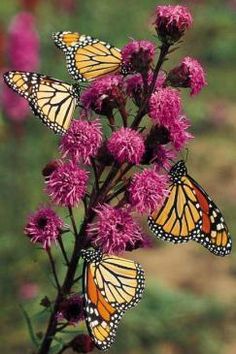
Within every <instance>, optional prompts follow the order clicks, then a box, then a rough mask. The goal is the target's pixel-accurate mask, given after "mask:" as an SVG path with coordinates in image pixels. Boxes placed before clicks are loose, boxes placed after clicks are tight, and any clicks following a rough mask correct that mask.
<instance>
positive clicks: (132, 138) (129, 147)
mask: <svg viewBox="0 0 236 354" xmlns="http://www.w3.org/2000/svg"><path fill="white" fill-rule="evenodd" d="M107 147H108V150H109V151H110V153H111V154H112V155H113V156H114V158H115V159H116V160H117V161H119V163H121V164H122V163H124V162H129V163H130V164H138V163H139V162H140V161H141V159H142V156H143V154H144V151H145V146H144V140H143V137H142V135H141V134H139V133H138V132H136V131H135V130H133V129H130V128H121V129H119V130H118V131H116V132H114V133H113V134H112V135H111V137H110V139H109V140H108V142H107Z"/></svg>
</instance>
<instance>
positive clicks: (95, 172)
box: [91, 158, 99, 193]
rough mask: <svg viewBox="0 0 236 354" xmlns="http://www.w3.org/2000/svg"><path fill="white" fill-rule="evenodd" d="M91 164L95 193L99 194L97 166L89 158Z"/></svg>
mask: <svg viewBox="0 0 236 354" xmlns="http://www.w3.org/2000/svg"><path fill="white" fill-rule="evenodd" d="M91 163H92V168H93V173H94V180H95V186H96V192H97V193H99V178H98V172H97V165H96V162H95V161H94V159H93V158H91Z"/></svg>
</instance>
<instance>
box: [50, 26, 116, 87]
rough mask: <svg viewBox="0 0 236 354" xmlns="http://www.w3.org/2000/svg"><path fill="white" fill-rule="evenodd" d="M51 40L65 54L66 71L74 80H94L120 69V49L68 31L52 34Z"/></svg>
mask: <svg viewBox="0 0 236 354" xmlns="http://www.w3.org/2000/svg"><path fill="white" fill-rule="evenodd" d="M53 40H54V42H55V44H56V46H57V47H58V48H59V49H61V50H62V51H63V52H64V53H65V56H66V64H67V68H68V71H69V73H70V74H71V76H72V77H73V78H74V79H75V80H79V81H87V80H88V81H90V80H94V79H96V78H98V77H102V76H104V75H107V74H111V73H116V72H118V71H119V70H120V69H121V67H122V64H121V52H120V49H118V48H115V47H114V46H112V45H111V44H109V43H106V42H103V41H100V40H99V39H96V38H93V37H91V36H86V35H81V34H79V33H77V32H69V31H68V32H56V33H54V34H53Z"/></svg>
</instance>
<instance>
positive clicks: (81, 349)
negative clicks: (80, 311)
mask: <svg viewBox="0 0 236 354" xmlns="http://www.w3.org/2000/svg"><path fill="white" fill-rule="evenodd" d="M94 347H95V344H94V342H93V340H92V338H91V337H90V336H88V335H87V334H79V335H78V336H76V337H75V338H74V339H73V340H72V342H71V348H72V349H73V350H74V351H75V352H77V353H90V352H92V351H93V349H94Z"/></svg>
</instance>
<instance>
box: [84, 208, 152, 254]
mask: <svg viewBox="0 0 236 354" xmlns="http://www.w3.org/2000/svg"><path fill="white" fill-rule="evenodd" d="M96 214H97V221H96V222H95V223H92V224H90V225H89V226H88V230H87V232H88V235H89V237H90V238H91V239H92V243H93V244H94V245H95V246H96V247H99V248H100V249H102V250H103V252H104V253H108V254H114V253H115V254H117V253H121V252H124V251H125V250H130V248H132V249H135V248H136V245H137V243H138V244H139V245H140V246H141V245H142V246H143V245H146V242H147V241H146V240H145V236H144V234H143V233H142V231H141V229H140V227H139V226H138V224H137V223H136V222H135V221H134V219H133V218H132V216H131V214H130V212H129V210H128V209H127V208H114V207H112V206H110V205H107V204H104V205H101V206H100V207H99V208H97V209H96Z"/></svg>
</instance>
